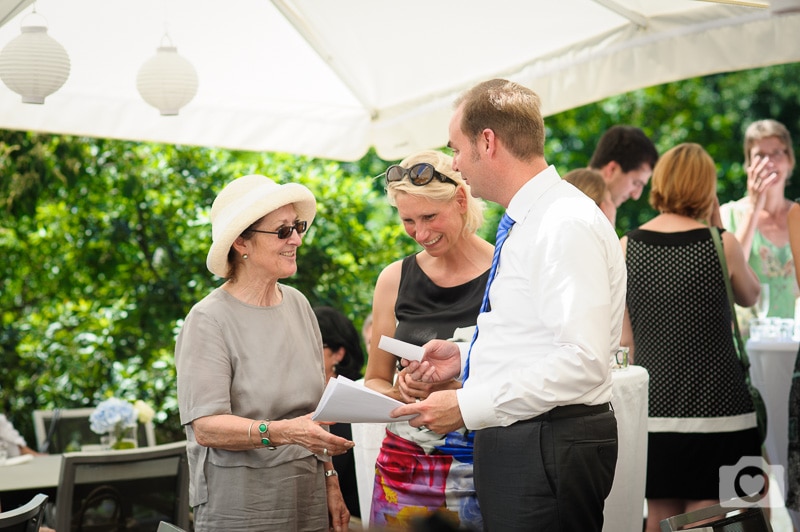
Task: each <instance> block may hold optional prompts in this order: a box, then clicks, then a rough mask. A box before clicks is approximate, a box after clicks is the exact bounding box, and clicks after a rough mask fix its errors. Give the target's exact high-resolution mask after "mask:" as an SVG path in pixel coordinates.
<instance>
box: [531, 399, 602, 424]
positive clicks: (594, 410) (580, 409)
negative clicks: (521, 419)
mask: <svg viewBox="0 0 800 532" xmlns="http://www.w3.org/2000/svg"><path fill="white" fill-rule="evenodd" d="M610 409H611V404H610V403H603V404H601V405H564V406H557V407H555V408H553V409H552V410H550V411H549V412H545V413H544V414H540V415H538V416H536V417H533V418H531V419H528V420H526V421H553V420H555V419H565V418H570V417H583V416H596V415H597V414H604V413H606V412H608V411H609V410H610Z"/></svg>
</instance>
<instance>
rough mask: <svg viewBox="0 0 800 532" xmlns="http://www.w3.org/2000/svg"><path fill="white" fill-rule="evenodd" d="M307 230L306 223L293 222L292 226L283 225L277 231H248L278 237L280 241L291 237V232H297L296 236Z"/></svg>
mask: <svg viewBox="0 0 800 532" xmlns="http://www.w3.org/2000/svg"><path fill="white" fill-rule="evenodd" d="M306 229H308V222H306V221H305V220H304V221H302V222H295V223H294V225H284V226H281V227H279V228H278V230H277V231H263V230H261V229H248V231H250V232H251V233H265V234H268V235H278V238H280V239H281V240H283V239H285V238H289V237H290V236H292V231H297V234H298V235H302V234H303V233H305V232H306Z"/></svg>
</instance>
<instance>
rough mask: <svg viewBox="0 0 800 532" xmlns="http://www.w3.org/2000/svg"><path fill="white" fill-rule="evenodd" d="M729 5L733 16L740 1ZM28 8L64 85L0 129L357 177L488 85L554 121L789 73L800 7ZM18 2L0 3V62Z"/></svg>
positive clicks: (786, 3) (598, 0) (779, 3)
mask: <svg viewBox="0 0 800 532" xmlns="http://www.w3.org/2000/svg"><path fill="white" fill-rule="evenodd" d="M739 3H740V2H739ZM748 3H749V4H760V5H761V6H762V7H748V6H742V5H729V3H727V2H726V3H721V2H702V1H696V0H557V1H544V0H535V1H531V0H498V1H497V2H492V3H487V2H485V1H478V0H403V1H389V0H336V1H333V2H331V1H323V0H272V1H271V2H267V1H266V0H231V1H230V2H219V1H218V0H69V1H65V0H38V2H36V4H35V7H36V11H37V13H38V14H39V15H41V16H43V17H44V18H45V19H46V21H47V26H48V34H49V35H50V36H51V37H53V38H54V39H55V40H57V41H58V42H59V43H60V44H61V45H62V46H63V47H64V48H65V49H66V51H67V53H68V54H69V57H70V61H71V72H70V75H69V78H68V79H67V81H66V83H65V84H64V85H63V87H61V88H60V89H59V90H58V91H57V92H55V93H53V94H51V95H50V96H48V97H47V98H46V101H45V103H44V104H43V105H35V104H23V103H21V98H20V96H19V95H17V94H16V93H14V92H12V91H11V90H9V89H8V88H7V87H6V86H5V85H2V84H0V127H1V128H5V129H21V130H31V131H40V132H49V133H58V134H74V135H86V136H94V137H103V138H116V139H130V140H145V141H155V142H165V143H175V144H188V145H199V146H209V147H220V148H229V149H243V150H255V151H278V152H289V153H295V154H305V155H311V156H316V157H323V158H329V159H336V160H356V159H359V158H360V157H362V156H363V155H364V154H365V153H366V151H367V150H368V149H369V147H370V146H374V147H375V148H376V150H377V153H378V154H379V155H380V156H381V157H383V158H385V159H388V160H393V159H399V158H402V157H404V156H405V155H408V154H409V153H412V152H414V151H417V150H420V149H426V148H433V147H439V146H442V145H444V144H445V143H446V142H447V123H448V120H449V117H450V114H451V111H452V102H453V100H454V99H455V97H456V96H457V95H458V94H460V93H461V92H462V91H463V90H464V89H466V88H468V87H470V86H472V85H473V84H475V83H477V82H479V81H482V80H485V79H490V78H493V77H505V78H508V79H512V80H514V81H517V82H520V83H522V84H524V85H526V86H529V87H531V88H532V89H533V90H535V91H536V92H537V93H539V95H540V96H541V97H542V101H543V105H544V111H545V113H546V114H553V113H556V112H560V111H563V110H566V109H570V108H573V107H576V106H579V105H583V104H586V103H590V102H593V101H598V100H600V99H603V98H605V97H608V96H611V95H615V94H620V93H623V92H626V91H630V90H634V89H637V88H641V87H647V86H653V85H658V84H661V83H666V82H669V81H674V80H679V79H686V78H689V77H694V76H701V75H707V74H712V73H716V72H726V71H735V70H744V69H749V68H756V67H761V66H767V65H773V64H780V63H789V62H795V61H800V31H797V29H798V28H800V0H772V2H771V5H770V2H768V1H767V0H752V1H751V2H748ZM29 4H31V1H30V0H0V22H2V21H5V22H4V23H3V25H2V27H0V47H3V46H5V45H6V43H8V42H9V41H10V40H11V39H13V38H14V37H16V36H17V35H19V32H20V26H21V24H22V21H23V19H24V18H25V17H29V16H31V15H30V13H31V6H30V5H29ZM165 33H167V34H168V36H169V38H170V40H171V42H172V43H173V44H174V45H175V46H176V47H177V49H178V53H179V54H180V55H182V56H183V57H185V58H186V59H188V60H189V61H190V62H191V63H192V64H193V65H194V67H195V69H196V71H197V75H198V78H199V88H198V91H197V95H196V96H195V98H194V99H193V100H192V101H191V102H190V103H189V104H188V105H186V106H185V107H184V108H182V109H181V110H180V113H179V115H178V116H170V117H165V116H161V115H160V114H159V113H158V111H157V110H156V109H154V108H152V107H150V106H149V105H148V104H146V103H145V102H144V100H143V99H142V98H141V96H140V95H139V94H138V92H137V89H136V75H137V72H138V70H139V67H140V66H141V65H142V64H143V63H144V62H145V61H147V60H148V59H149V58H150V57H152V56H153V55H154V54H155V51H156V48H157V47H158V46H159V45H160V44H162V40H163V37H164V35H165Z"/></svg>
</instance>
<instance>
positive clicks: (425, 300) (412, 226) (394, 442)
mask: <svg viewBox="0 0 800 532" xmlns="http://www.w3.org/2000/svg"><path fill="white" fill-rule="evenodd" d="M386 189H387V194H388V198H389V203H391V204H392V205H393V206H395V207H396V208H397V213H398V215H399V216H400V220H401V222H402V223H403V227H404V228H405V230H406V232H407V233H408V235H409V236H410V237H411V238H413V239H414V240H415V241H416V242H417V243H418V244H419V245H420V246H421V247H422V250H421V251H419V252H418V253H416V254H414V255H410V256H408V257H406V258H404V259H402V260H399V261H397V262H394V263H392V264H390V265H389V266H387V267H386V268H385V269H384V270H383V271H382V272H381V274H380V276H379V278H378V281H377V284H376V285H375V294H374V300H373V308H372V316H373V322H372V339H371V341H370V344H369V345H370V347H369V357H368V361H367V372H366V377H365V383H366V385H367V386H368V387H370V388H372V389H374V390H377V391H379V392H381V393H383V394H384V395H387V396H389V397H392V398H394V399H398V400H400V401H403V402H407V403H408V402H414V401H417V400H420V399H425V398H426V397H428V395H429V394H430V393H431V392H433V391H436V390H443V389H456V388H460V387H461V383H460V382H459V381H458V380H455V379H451V380H449V381H447V382H443V383H439V384H426V383H422V382H417V381H413V380H411V379H409V378H407V377H406V372H405V370H403V371H400V372H399V373H398V370H397V363H398V359H397V357H395V356H394V355H392V354H391V353H388V352H386V351H384V350H382V349H380V348H379V347H378V344H379V341H380V338H381V336H382V335H385V336H389V337H394V338H397V339H400V340H403V341H406V342H409V343H412V344H416V345H420V346H421V345H423V344H425V343H426V342H428V341H429V340H432V339H434V338H442V339H448V338H454V337H458V338H460V339H463V340H464V341H469V340H470V339H471V338H472V334H473V331H474V327H475V322H476V321H477V317H478V312H479V310H480V305H481V300H482V298H483V292H484V290H485V288H486V282H487V279H488V274H489V268H490V267H491V264H492V255H493V253H494V247H493V246H492V245H491V244H489V243H488V242H486V241H485V240H483V239H482V238H480V237H479V236H478V235H476V234H475V232H476V231H477V229H478V228H479V227H480V225H481V224H482V223H483V203H482V202H481V201H479V200H477V199H475V198H473V197H472V195H471V194H470V190H469V187H468V186H467V184H466V183H465V182H464V180H463V179H462V178H461V175H460V174H459V173H458V172H454V171H453V170H452V159H451V158H450V157H449V156H447V155H445V154H443V153H440V152H436V151H425V152H421V153H418V154H415V155H412V156H411V157H408V158H407V159H405V160H404V161H402V162H401V163H400V164H399V165H395V166H391V167H389V168H388V169H387V171H386ZM472 444H473V433H471V432H469V431H468V430H467V429H466V428H464V427H461V428H460V429H458V430H456V431H453V432H451V433H449V434H446V435H440V434H436V433H435V432H432V431H429V430H427V429H425V428H414V427H411V426H410V425H409V424H408V423H407V422H405V421H403V422H395V423H390V424H389V425H388V426H387V430H386V437H385V439H384V441H383V444H382V446H381V450H380V454H379V455H378V460H377V463H376V476H375V487H374V493H373V497H372V511H371V517H370V525H374V526H379V527H380V526H389V527H393V526H398V527H407V526H408V525H410V519H411V518H414V517H420V516H425V515H428V514H431V513H433V512H440V513H442V514H443V515H444V516H445V517H446V518H448V519H449V520H450V522H452V523H453V524H454V525H455V526H469V527H473V528H475V529H478V530H480V529H481V528H482V520H481V513H480V509H479V507H478V500H477V497H476V495H475V486H474V483H473V476H472V462H473V459H472V456H473V455H472V448H473V445H472Z"/></svg>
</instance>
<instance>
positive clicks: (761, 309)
mask: <svg viewBox="0 0 800 532" xmlns="http://www.w3.org/2000/svg"><path fill="white" fill-rule="evenodd" d="M768 312H769V285H768V284H766V283H762V284H761V295H759V296H758V301H756V315H757V316H758V317H759V318H766V317H767V313H768Z"/></svg>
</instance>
